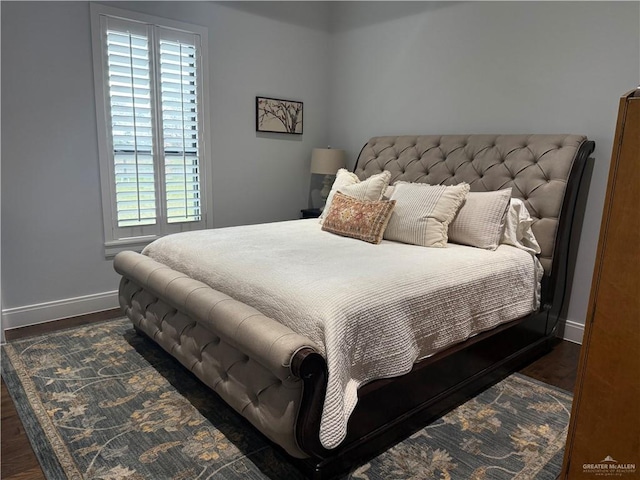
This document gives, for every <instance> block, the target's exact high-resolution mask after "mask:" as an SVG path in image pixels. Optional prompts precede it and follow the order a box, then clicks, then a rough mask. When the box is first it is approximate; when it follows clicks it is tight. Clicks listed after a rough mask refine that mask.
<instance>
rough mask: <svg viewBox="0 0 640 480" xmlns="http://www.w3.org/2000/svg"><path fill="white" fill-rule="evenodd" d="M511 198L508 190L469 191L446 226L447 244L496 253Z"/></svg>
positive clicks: (509, 189)
mask: <svg viewBox="0 0 640 480" xmlns="http://www.w3.org/2000/svg"><path fill="white" fill-rule="evenodd" d="M510 199H511V187H509V188H505V189H504V190H498V191H495V192H469V194H468V195H467V198H466V199H465V201H464V203H463V204H462V207H460V210H459V211H458V214H457V215H456V217H455V218H454V219H453V221H452V222H451V223H450V224H449V241H450V242H453V243H460V244H462V245H471V246H472V247H478V248H486V249H488V250H495V249H496V248H498V245H499V244H500V238H501V236H502V231H503V230H504V221H505V216H506V214H507V209H508V208H509V200H510Z"/></svg>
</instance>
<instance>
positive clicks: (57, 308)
mask: <svg viewBox="0 0 640 480" xmlns="http://www.w3.org/2000/svg"><path fill="white" fill-rule="evenodd" d="M117 307H118V291H117V290H114V291H112V292H103V293H94V294H92V295H84V296H82V297H75V298H64V299H62V300H55V301H53V302H45V303H37V304H34V305H25V306H22V307H15V308H7V309H6V310H2V322H1V323H2V326H1V330H2V337H4V331H5V330H8V329H10V328H18V327H26V326H30V325H36V324H38V323H43V322H50V321H53V320H60V319H61V318H69V317H75V316H78V315H85V314H87V313H94V312H100V311H103V310H109V309H111V308H117Z"/></svg>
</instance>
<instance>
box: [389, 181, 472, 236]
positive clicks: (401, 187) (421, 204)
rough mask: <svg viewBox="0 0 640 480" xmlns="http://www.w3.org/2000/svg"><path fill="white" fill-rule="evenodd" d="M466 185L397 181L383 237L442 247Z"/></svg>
mask: <svg viewBox="0 0 640 480" xmlns="http://www.w3.org/2000/svg"><path fill="white" fill-rule="evenodd" d="M467 193H469V185H468V184H467V183H460V184H458V185H452V186H445V185H428V184H426V183H403V182H397V183H396V184H395V188H394V189H393V193H392V194H391V200H395V201H396V207H395V209H394V211H393V214H392V215H391V218H390V219H389V224H388V225H387V229H386V230H385V232H384V238H385V239H387V240H395V241H397V242H402V243H410V244H412V245H421V246H423V247H446V246H447V230H448V227H449V223H450V222H451V221H452V220H453V217H455V215H456V213H457V212H458V209H459V208H460V206H461V205H462V202H463V201H464V199H465V197H466V196H467Z"/></svg>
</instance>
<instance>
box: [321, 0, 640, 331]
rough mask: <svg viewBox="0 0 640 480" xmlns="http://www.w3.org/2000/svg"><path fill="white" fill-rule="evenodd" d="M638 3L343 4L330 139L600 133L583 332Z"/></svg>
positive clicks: (583, 265) (577, 294) (570, 327)
mask: <svg viewBox="0 0 640 480" xmlns="http://www.w3.org/2000/svg"><path fill="white" fill-rule="evenodd" d="M638 10H639V4H638V3H637V2H635V3H632V2H566V3H565V2H562V3H559V2H433V3H422V2H339V3H336V4H335V8H334V9H333V12H332V14H333V21H332V28H333V35H332V43H333V46H332V62H333V66H332V70H333V75H332V77H331V82H332V83H331V100H332V102H331V114H330V118H329V129H330V137H331V141H332V144H334V145H335V146H336V147H339V148H345V149H347V151H348V152H349V155H350V158H351V160H352V161H355V158H356V156H357V154H358V151H359V149H360V148H361V147H362V145H363V144H364V143H365V142H366V141H367V139H368V138H369V137H371V136H375V135H395V134H420V133H423V134H424V133H430V134H447V133H554V132H566V133H580V134H585V135H587V136H588V137H589V138H590V139H591V140H594V141H595V142H596V145H597V148H596V151H595V159H596V163H595V169H594V172H593V178H592V182H591V189H590V194H589V199H588V205H587V214H586V219H585V223H584V225H583V232H582V238H581V243H580V248H579V251H578V260H577V267H576V275H575V278H576V280H575V282H574V284H573V290H572V295H571V300H570V305H569V310H568V316H567V318H568V320H569V322H567V332H566V333H567V334H568V335H569V336H570V338H573V339H574V340H578V341H579V340H580V338H581V334H582V329H581V326H580V325H581V324H584V318H585V316H586V309H587V303H588V299H589V291H590V287H591V276H592V272H593V266H594V259H595V250H596V247H597V242H598V235H599V228H600V219H601V215H602V207H603V203H604V194H605V189H606V183H607V175H608V169H609V162H610V157H611V150H612V143H613V135H614V130H615V123H616V114H617V107H618V99H619V98H620V96H621V95H622V94H623V93H625V92H626V91H628V90H631V89H632V88H634V87H636V86H637V85H638V81H639V78H638V76H639V70H640V66H639V55H640V51H639V42H638V39H639V37H640V32H639V26H638V24H639V16H640V12H639V11H638Z"/></svg>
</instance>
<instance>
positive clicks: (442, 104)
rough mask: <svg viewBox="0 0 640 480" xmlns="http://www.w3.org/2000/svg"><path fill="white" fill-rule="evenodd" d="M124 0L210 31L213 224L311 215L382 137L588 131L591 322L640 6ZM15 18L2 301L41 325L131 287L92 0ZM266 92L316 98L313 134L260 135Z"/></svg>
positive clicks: (573, 316) (8, 22) (20, 8)
mask: <svg viewBox="0 0 640 480" xmlns="http://www.w3.org/2000/svg"><path fill="white" fill-rule="evenodd" d="M113 6H116V7H120V8H128V9H131V10H137V11H141V12H144V13H150V14H155V15H159V16H165V17H168V18H172V19H175V20H180V21H185V22H191V23H196V24H201V25H205V26H207V27H209V55H210V67H211V72H210V74H211V75H210V79H211V80H210V81H211V84H210V87H211V92H212V95H211V111H212V130H213V132H212V133H213V137H212V143H213V152H214V156H213V159H212V163H213V165H212V166H213V176H214V223H215V226H216V227H221V226H227V225H237V224H243V223H255V222H263V221H276V220H284V219H289V218H296V217H297V216H298V210H299V209H300V208H303V207H305V206H307V201H308V188H309V174H308V166H309V157H310V153H311V150H312V149H313V148H314V147H318V146H325V145H327V144H330V145H332V146H334V147H336V148H345V149H347V151H348V153H349V154H350V160H351V161H352V162H353V161H355V156H356V154H357V152H358V150H359V149H360V147H361V146H362V144H363V143H364V142H365V141H366V140H367V138H369V137H370V136H373V135H381V134H406V133H482V132H491V133H495V132H497V133H521V132H533V133H535V132H556V131H565V132H576V133H583V134H586V135H588V136H589V137H590V138H591V139H593V140H595V141H596V143H597V145H598V148H597V150H596V167H595V171H594V177H593V181H592V185H591V194H590V197H589V204H588V214H587V220H586V223H585V225H584V232H583V236H582V243H581V246H580V250H579V252H578V268H577V278H578V279H580V281H578V282H576V283H575V284H574V288H573V294H572V298H571V305H570V309H569V315H568V316H569V319H570V320H571V321H572V322H574V323H576V324H580V323H582V322H583V321H584V316H585V312H586V304H587V299H588V296H589V288H590V279H591V272H592V269H593V262H594V255H595V249H596V244H597V238H598V229H599V224H600V216H601V211H602V205H603V201H604V191H605V187H606V179H607V172H608V166H609V158H610V155H611V147H612V138H613V131H614V127H615V116H616V109H617V102H618V98H619V96H620V95H621V94H622V93H624V92H625V91H627V90H629V89H631V88H633V87H634V86H636V85H637V83H638V71H639V54H640V51H639V50H640V49H639V46H638V37H639V27H638V20H639V16H640V12H639V11H638V3H632V2H621V3H613V2H606V3H605V2H603V3H599V2H570V3H557V2H496V3H490V2H459V3H458V2H327V3H325V2H224V3H210V2H114V3H113ZM1 9H2V87H1V88H2V91H1V94H2V111H1V114H2V132H1V133H2V151H1V154H2V162H3V165H2V168H3V172H2V173H3V174H2V229H1V234H2V297H3V303H2V306H3V308H5V309H8V311H9V312H10V311H11V310H20V309H21V308H22V307H24V312H16V315H8V317H11V318H14V319H15V320H16V321H17V322H22V321H24V322H27V323H29V318H31V319H33V318H36V317H34V316H31V315H32V312H33V311H34V309H32V308H31V306H33V305H37V304H40V303H42V302H57V303H56V305H57V304H58V303H59V304H60V305H58V306H60V307H61V308H60V309H59V311H60V312H61V313H67V312H72V311H71V310H69V309H65V308H66V306H67V305H68V304H76V305H79V307H78V308H80V309H82V308H85V307H84V305H85V304H82V302H79V301H76V300H77V299H78V298H79V299H84V298H85V296H88V297H91V296H92V295H98V296H100V295H101V294H103V293H104V292H113V290H115V288H116V285H117V276H116V275H115V273H114V272H112V268H111V262H110V261H108V260H105V259H104V255H103V247H102V242H103V232H102V219H101V208H100V188H99V174H98V160H97V140H96V124H95V106H94V92H93V71H92V63H91V62H92V59H91V45H90V29H89V8H88V4H87V3H86V2H24V3H22V2H2V4H1ZM9 47H10V48H9ZM255 95H266V96H276V97H285V98H293V99H296V98H297V99H302V100H303V101H304V102H305V133H304V135H303V136H302V137H293V136H292V137H286V136H276V137H275V138H274V136H273V135H258V134H256V132H255V131H254V111H253V109H254V97H255ZM105 298H106V300H107V301H108V302H113V298H112V295H111V296H109V295H107V296H106V297H105ZM67 299H71V300H67ZM86 305H87V307H86V308H88V309H90V306H91V305H95V303H92V298H88V301H87V303H86ZM46 306H47V308H49V307H50V306H51V304H49V303H46ZM47 311H48V310H47ZM10 313H12V312H10ZM17 313H24V314H25V315H17ZM72 313H82V312H80V311H78V312H72ZM5 320H6V318H5ZM32 321H33V320H31V322H32ZM8 323H10V322H6V321H5V324H4V325H3V326H4V327H7V326H12V325H8ZM13 326H15V324H14V325H13Z"/></svg>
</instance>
